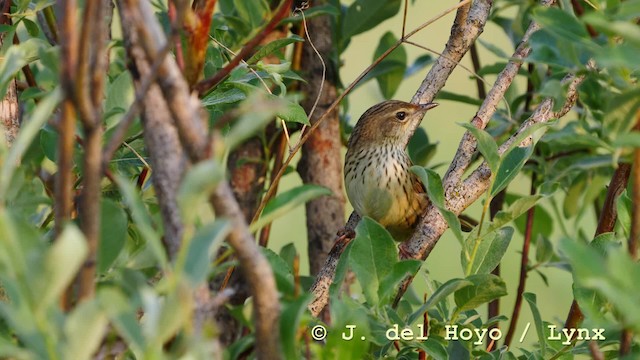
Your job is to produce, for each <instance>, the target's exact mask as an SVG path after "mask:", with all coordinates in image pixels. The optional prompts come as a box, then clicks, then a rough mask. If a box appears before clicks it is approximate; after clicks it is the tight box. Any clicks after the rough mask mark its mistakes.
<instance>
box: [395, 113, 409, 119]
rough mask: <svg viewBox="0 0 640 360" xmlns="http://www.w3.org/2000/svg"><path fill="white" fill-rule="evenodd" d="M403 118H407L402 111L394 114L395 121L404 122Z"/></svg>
mask: <svg viewBox="0 0 640 360" xmlns="http://www.w3.org/2000/svg"><path fill="white" fill-rule="evenodd" d="M405 117H407V113H406V112H404V111H398V112H397V113H396V119H398V120H404V118H405Z"/></svg>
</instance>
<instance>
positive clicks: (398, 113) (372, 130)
mask: <svg viewBox="0 0 640 360" xmlns="http://www.w3.org/2000/svg"><path fill="white" fill-rule="evenodd" d="M436 106H438V104H437V103H433V102H432V103H427V104H420V105H417V104H411V103H408V102H404V101H399V100H388V101H384V102H381V103H379V104H376V105H374V106H372V107H371V108H369V109H368V110H367V111H365V112H364V114H362V116H361V117H360V119H359V120H358V123H357V124H356V126H355V127H354V129H353V133H352V134H351V138H350V139H349V147H352V145H353V144H354V143H355V142H356V141H357V142H358V143H359V144H362V145H364V144H367V145H383V144H387V143H393V144H395V143H398V144H406V143H407V142H408V140H409V139H408V138H409V136H410V135H411V134H410V133H409V126H410V124H412V123H414V122H416V121H417V122H420V120H421V119H422V117H423V116H424V114H425V113H426V112H427V111H428V110H429V109H433V108H434V107H436Z"/></svg>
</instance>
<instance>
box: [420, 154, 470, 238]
mask: <svg viewBox="0 0 640 360" xmlns="http://www.w3.org/2000/svg"><path fill="white" fill-rule="evenodd" d="M411 171H412V172H413V173H414V174H416V175H418V178H420V181H422V183H423V184H424V185H425V187H426V188H427V194H428V195H429V200H430V201H431V202H432V203H433V204H434V205H435V206H436V207H437V208H438V210H440V213H441V214H442V217H444V219H445V220H446V221H447V224H449V227H450V228H451V231H453V234H454V235H455V236H456V239H458V241H459V242H460V243H461V244H462V243H463V242H464V237H463V236H462V230H461V227H460V220H459V219H458V216H457V215H456V214H454V213H453V212H452V211H450V210H449V209H447V208H446V206H445V199H444V190H443V188H442V180H440V176H439V175H438V174H437V173H436V172H435V171H433V170H431V169H427V168H423V167H420V166H412V167H411Z"/></svg>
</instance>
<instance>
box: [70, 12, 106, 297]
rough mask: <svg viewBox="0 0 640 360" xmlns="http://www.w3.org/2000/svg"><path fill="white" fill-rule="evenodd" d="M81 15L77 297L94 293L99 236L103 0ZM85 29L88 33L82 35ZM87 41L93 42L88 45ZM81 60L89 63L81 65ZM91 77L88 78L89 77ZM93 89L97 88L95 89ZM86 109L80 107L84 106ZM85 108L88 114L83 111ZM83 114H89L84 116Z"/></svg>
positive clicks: (78, 84)
mask: <svg viewBox="0 0 640 360" xmlns="http://www.w3.org/2000/svg"><path fill="white" fill-rule="evenodd" d="M92 2H94V3H95V4H94V5H92V6H89V5H87V6H86V8H85V14H84V18H83V26H82V29H83V36H82V37H81V42H80V49H81V52H80V55H81V56H80V60H79V64H78V70H79V76H78V79H77V83H76V89H77V91H78V92H77V93H76V105H77V108H78V109H79V112H80V118H81V119H83V120H82V123H83V127H84V135H85V137H84V144H85V147H84V158H83V162H84V166H83V170H84V177H83V186H82V195H81V198H80V209H81V211H80V214H79V215H80V216H79V217H80V226H81V229H82V232H83V233H84V236H85V238H86V241H87V247H88V250H89V252H88V255H87V260H86V261H85V263H84V266H83V267H82V269H81V270H80V274H79V294H78V296H79V298H80V299H81V300H83V299H88V298H91V297H93V295H94V293H95V276H96V262H97V252H98V242H99V237H100V198H101V195H102V189H101V186H100V182H101V180H102V133H103V130H102V126H101V115H102V111H101V109H102V105H101V100H102V96H103V95H102V85H103V81H104V74H105V72H106V65H107V62H106V59H104V58H103V57H105V56H106V50H105V48H106V41H105V40H106V39H105V38H104V37H102V36H101V35H102V34H103V33H107V29H106V24H105V15H107V14H106V11H105V10H106V9H107V7H106V4H105V3H106V0H103V1H92ZM85 32H88V33H90V34H89V35H91V36H84V33H85ZM89 42H97V43H94V44H89ZM85 62H89V63H88V64H85ZM89 76H91V78H89ZM96 88H97V89H96ZM87 105H88V106H90V107H91V108H90V109H85V110H83V107H84V106H87ZM86 111H88V113H87V112H86ZM85 116H90V117H89V118H85Z"/></svg>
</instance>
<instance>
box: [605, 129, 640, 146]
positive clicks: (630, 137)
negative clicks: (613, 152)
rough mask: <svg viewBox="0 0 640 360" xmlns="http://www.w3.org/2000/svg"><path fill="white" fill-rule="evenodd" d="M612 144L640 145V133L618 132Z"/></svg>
mask: <svg viewBox="0 0 640 360" xmlns="http://www.w3.org/2000/svg"><path fill="white" fill-rule="evenodd" d="M611 145H613V146H614V147H616V148H622V147H640V133H639V132H637V131H634V132H627V133H622V134H618V135H617V136H616V139H615V140H614V141H613V143H612V144H611Z"/></svg>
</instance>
